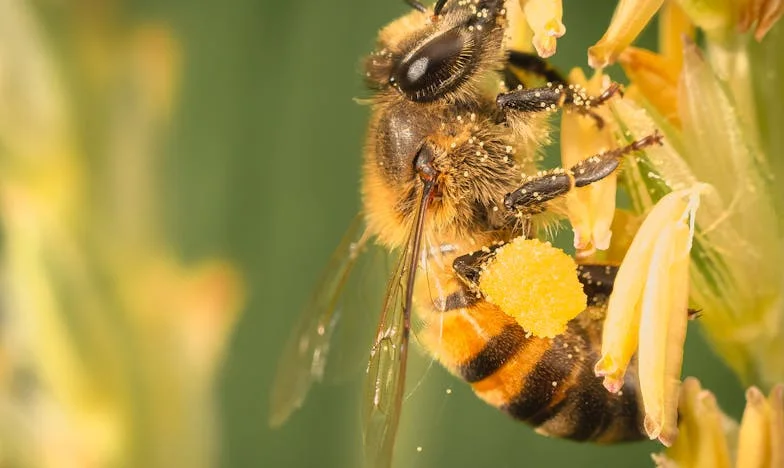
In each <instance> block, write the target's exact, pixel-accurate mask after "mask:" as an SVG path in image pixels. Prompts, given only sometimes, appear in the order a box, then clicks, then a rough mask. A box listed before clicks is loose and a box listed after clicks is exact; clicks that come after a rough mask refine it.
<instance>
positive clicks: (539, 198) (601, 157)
mask: <svg viewBox="0 0 784 468" xmlns="http://www.w3.org/2000/svg"><path fill="white" fill-rule="evenodd" d="M661 140H662V135H661V134H660V133H658V132H655V133H654V134H653V135H648V136H646V137H644V138H641V139H639V140H636V141H634V142H632V143H631V144H629V145H626V146H623V147H621V148H616V149H614V150H611V151H606V152H604V153H600V154H597V155H595V156H591V157H589V158H587V159H584V160H582V161H580V162H579V163H577V164H575V165H574V166H572V167H570V168H569V169H566V170H564V169H554V170H552V171H548V172H545V173H543V174H541V175H537V176H536V177H532V178H530V179H528V180H527V181H526V182H525V183H524V184H523V185H522V186H521V187H520V188H519V189H517V190H515V191H514V192H512V193H509V194H507V195H506V197H504V206H505V207H506V209H507V210H510V211H517V212H519V213H524V214H535V213H540V212H542V211H544V205H545V203H547V202H548V201H550V200H552V199H554V198H557V197H559V196H561V195H564V194H566V193H568V192H569V191H570V190H571V189H572V188H574V187H584V186H586V185H589V184H592V183H594V182H596V181H599V180H602V179H604V178H605V177H607V176H608V175H610V174H612V173H613V172H615V170H616V169H617V168H618V166H619V165H620V163H621V157H623V156H624V155H626V154H628V153H631V152H633V151H638V150H640V149H643V148H645V147H647V146H651V145H654V144H661Z"/></svg>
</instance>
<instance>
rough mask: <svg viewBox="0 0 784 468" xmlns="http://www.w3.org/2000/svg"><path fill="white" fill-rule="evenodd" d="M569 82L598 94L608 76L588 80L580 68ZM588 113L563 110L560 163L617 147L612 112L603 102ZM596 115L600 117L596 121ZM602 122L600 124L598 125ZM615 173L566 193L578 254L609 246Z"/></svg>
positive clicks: (571, 162)
mask: <svg viewBox="0 0 784 468" xmlns="http://www.w3.org/2000/svg"><path fill="white" fill-rule="evenodd" d="M569 83H570V84H571V85H573V86H576V87H580V88H583V90H584V91H585V94H586V95H588V96H599V95H600V94H601V93H602V91H604V90H605V89H607V88H608V87H609V86H610V80H609V77H607V76H606V75H604V74H602V73H600V72H597V73H596V74H594V76H593V77H592V78H591V80H590V81H588V80H587V79H586V78H585V75H584V74H583V72H582V70H581V69H579V68H575V69H574V70H572V72H571V73H570V74H569ZM590 112H591V113H590V114H586V113H583V112H578V111H576V110H566V111H565V113H564V115H563V117H562V118H561V165H562V166H563V167H572V166H574V165H576V164H577V163H579V162H580V161H581V160H582V159H584V158H585V157H587V156H591V155H595V154H601V153H604V152H606V151H610V150H612V149H615V148H617V147H618V144H617V140H616V138H615V136H614V135H613V128H612V127H611V125H610V123H611V122H612V116H611V115H610V113H609V110H608V108H607V107H606V106H599V107H594V108H591V109H590ZM597 118H598V119H600V120H598V121H597ZM599 122H602V126H601V128H599V127H598V125H599ZM617 177H618V176H617V174H611V175H609V176H607V177H605V178H604V179H602V180H601V181H599V182H594V183H593V184H590V185H587V186H585V187H580V188H576V189H574V190H572V191H571V192H569V194H568V195H567V197H566V203H567V212H568V216H569V222H570V223H571V225H572V230H573V231H574V247H575V249H577V256H578V257H584V256H588V255H591V254H592V253H593V252H594V251H595V250H596V249H599V250H607V249H608V248H609V246H610V238H611V236H612V232H611V231H610V226H611V225H612V221H613V215H614V214H615V198H616V193H615V186H616V180H617Z"/></svg>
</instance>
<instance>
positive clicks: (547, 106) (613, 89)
mask: <svg viewBox="0 0 784 468" xmlns="http://www.w3.org/2000/svg"><path fill="white" fill-rule="evenodd" d="M620 92H621V85H619V84H618V83H613V84H611V85H610V86H609V87H608V88H607V89H605V90H604V91H603V92H602V93H601V94H600V95H599V96H595V97H591V96H588V95H587V94H585V92H584V90H583V89H582V88H579V87H573V86H564V85H563V84H559V85H550V86H544V87H541V88H530V89H525V88H522V89H515V90H513V91H509V92H508V93H501V94H499V95H498V97H496V100H495V102H496V105H497V106H498V109H499V110H500V111H501V113H502V114H504V115H505V114H507V113H508V112H510V111H518V112H542V111H547V110H555V109H559V108H562V107H564V106H571V107H573V108H574V109H575V110H576V111H577V112H580V113H584V114H587V115H589V116H592V117H593V118H594V119H597V125H598V126H599V127H600V128H601V127H602V126H604V121H603V120H602V119H601V117H599V116H598V115H596V114H594V113H593V112H591V108H593V107H596V106H600V105H602V104H603V103H605V102H606V101H607V100H608V99H610V98H611V97H613V96H615V95H616V94H618V93H620Z"/></svg>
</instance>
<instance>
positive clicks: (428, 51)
mask: <svg viewBox="0 0 784 468" xmlns="http://www.w3.org/2000/svg"><path fill="white" fill-rule="evenodd" d="M470 37H471V36H468V39H467V38H466V37H465V36H464V35H463V34H462V33H461V31H460V29H459V28H454V29H451V30H449V31H447V32H445V33H443V34H441V35H440V36H437V37H434V38H433V39H431V40H429V41H428V42H426V43H425V44H423V45H422V46H420V47H419V48H418V49H416V50H415V51H414V52H412V53H411V54H410V55H408V56H407V57H405V58H404V59H403V60H402V61H401V62H400V63H399V64H398V66H397V68H396V69H395V72H394V73H393V74H392V77H391V78H390V80H389V81H390V83H391V84H392V85H393V86H397V88H398V89H399V90H400V91H401V92H403V93H404V94H405V95H406V96H408V97H409V98H410V99H412V100H414V101H432V100H434V99H436V98H438V97H440V96H442V95H444V94H445V93H447V92H449V91H451V90H453V89H455V88H456V87H457V86H459V85H460V84H461V83H462V82H463V81H465V79H466V78H467V75H468V71H469V65H470V64H471V62H472V60H471V59H472V58H473V57H472V56H473V47H472V45H473V44H472V42H473V41H472V40H471V39H470Z"/></svg>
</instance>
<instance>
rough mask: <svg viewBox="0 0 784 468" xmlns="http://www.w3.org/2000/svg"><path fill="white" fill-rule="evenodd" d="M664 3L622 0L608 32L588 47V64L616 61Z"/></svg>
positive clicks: (594, 65) (594, 66)
mask: <svg viewBox="0 0 784 468" xmlns="http://www.w3.org/2000/svg"><path fill="white" fill-rule="evenodd" d="M662 3H664V0H621V1H620V2H619V3H618V7H617V8H616V9H615V14H613V18H612V21H610V27H609V28H608V29H607V32H606V33H604V36H602V38H601V39H600V40H599V42H597V43H596V44H595V45H594V46H593V47H590V48H589V49H588V64H589V65H590V66H592V67H593V68H604V67H606V66H607V65H610V64H612V63H613V62H615V59H616V58H617V57H618V54H620V53H621V52H622V51H623V50H624V49H625V48H626V47H628V46H629V45H630V44H631V43H632V42H634V40H635V39H636V38H637V36H638V35H639V34H640V32H641V31H642V30H643V28H644V27H645V25H647V24H648V22H649V21H650V20H651V18H652V17H653V15H654V13H656V11H657V10H658V9H659V8H660V7H661V6H662Z"/></svg>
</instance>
